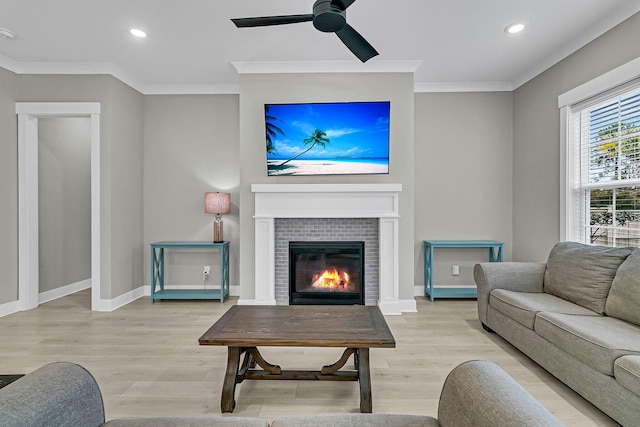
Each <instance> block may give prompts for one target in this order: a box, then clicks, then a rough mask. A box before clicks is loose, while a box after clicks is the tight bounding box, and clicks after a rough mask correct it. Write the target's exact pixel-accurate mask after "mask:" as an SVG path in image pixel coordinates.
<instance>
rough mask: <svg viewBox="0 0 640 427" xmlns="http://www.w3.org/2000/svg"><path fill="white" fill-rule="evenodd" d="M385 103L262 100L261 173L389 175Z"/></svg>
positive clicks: (387, 111) (388, 111)
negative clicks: (264, 155)
mask: <svg viewBox="0 0 640 427" xmlns="http://www.w3.org/2000/svg"><path fill="white" fill-rule="evenodd" d="M389 114H390V102H389V101H383V102H334V103H305V104H265V106H264V116H265V130H266V149H267V175H269V176H280V175H348V174H388V173H389Z"/></svg>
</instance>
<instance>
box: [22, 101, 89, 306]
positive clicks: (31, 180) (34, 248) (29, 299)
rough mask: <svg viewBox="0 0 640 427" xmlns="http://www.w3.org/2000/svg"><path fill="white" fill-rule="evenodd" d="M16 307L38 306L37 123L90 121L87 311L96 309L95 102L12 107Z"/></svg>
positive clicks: (31, 104)
mask: <svg viewBox="0 0 640 427" xmlns="http://www.w3.org/2000/svg"><path fill="white" fill-rule="evenodd" d="M16 114H17V115H18V241H19V248H18V305H19V308H20V310H30V309H32V308H36V307H37V306H38V305H39V303H40V301H39V282H40V272H39V235H40V233H39V225H38V223H39V218H38V119H40V118H74V117H88V118H90V121H91V123H90V134H91V135H90V139H91V155H90V157H91V310H94V311H96V310H100V302H101V299H100V103H97V102H71V103H57V102H43V103H37V102H18V103H16Z"/></svg>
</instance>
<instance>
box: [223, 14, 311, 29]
mask: <svg viewBox="0 0 640 427" xmlns="http://www.w3.org/2000/svg"><path fill="white" fill-rule="evenodd" d="M232 21H233V23H234V24H236V27H238V28H245V27H266V26H269V25H283V24H296V23H298V22H309V21H313V15H312V14H304V15H283V16H260V17H256V18H235V19H232Z"/></svg>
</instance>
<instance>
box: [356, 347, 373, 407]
mask: <svg viewBox="0 0 640 427" xmlns="http://www.w3.org/2000/svg"><path fill="white" fill-rule="evenodd" d="M356 366H357V367H358V382H359V383H360V412H362V413H367V414H370V413H371V412H373V404H372V402H371V372H370V371H369V349H368V348H359V349H358V351H357V363H356Z"/></svg>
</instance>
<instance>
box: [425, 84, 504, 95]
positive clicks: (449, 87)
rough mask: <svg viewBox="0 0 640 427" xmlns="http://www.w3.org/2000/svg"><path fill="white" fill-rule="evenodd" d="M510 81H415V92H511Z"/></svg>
mask: <svg viewBox="0 0 640 427" xmlns="http://www.w3.org/2000/svg"><path fill="white" fill-rule="evenodd" d="M512 90H513V85H512V84H511V82H437V83H428V82H416V83H415V84H414V88H413V91H414V92H415V93H437V92H511V91H512Z"/></svg>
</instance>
